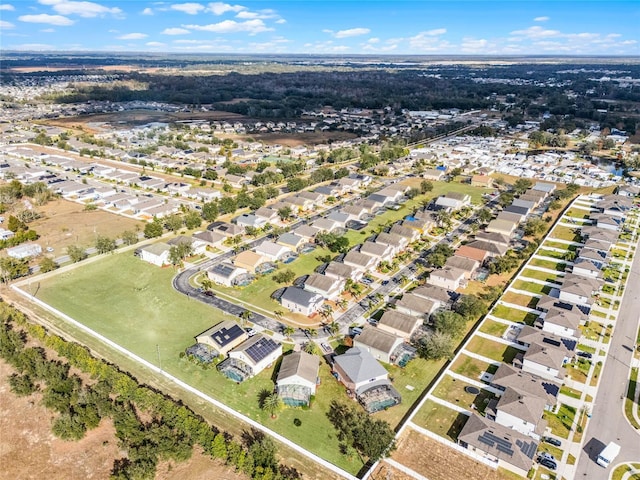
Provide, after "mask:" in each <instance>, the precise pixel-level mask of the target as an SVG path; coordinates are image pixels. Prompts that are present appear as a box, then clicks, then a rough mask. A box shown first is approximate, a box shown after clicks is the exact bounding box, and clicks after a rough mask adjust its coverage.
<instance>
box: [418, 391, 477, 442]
mask: <svg viewBox="0 0 640 480" xmlns="http://www.w3.org/2000/svg"><path fill="white" fill-rule="evenodd" d="M468 418H469V417H467V416H466V415H464V414H462V413H458V412H456V411H455V410H452V409H450V408H447V407H445V406H443V405H440V404H439V403H436V402H434V401H433V400H427V401H426V402H424V405H423V406H422V408H421V409H420V410H418V412H417V413H416V415H415V417H413V423H415V424H416V425H419V426H421V427H424V428H426V429H427V430H431V431H432V432H433V433H436V434H438V435H440V436H441V437H444V438H446V439H448V440H451V441H453V442H455V441H456V440H457V438H458V434H459V433H460V430H462V427H463V426H464V424H465V423H466V422H467V419H468Z"/></svg>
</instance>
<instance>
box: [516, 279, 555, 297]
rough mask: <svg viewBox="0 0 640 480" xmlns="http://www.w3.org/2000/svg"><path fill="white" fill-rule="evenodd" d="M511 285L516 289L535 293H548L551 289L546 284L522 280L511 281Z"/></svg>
mask: <svg viewBox="0 0 640 480" xmlns="http://www.w3.org/2000/svg"><path fill="white" fill-rule="evenodd" d="M512 287H513V288H515V289H516V290H524V291H525V292H529V293H533V294H535V295H548V294H549V292H550V291H551V287H549V286H547V285H542V284H540V283H533V282H526V281H524V280H516V281H515V282H513V284H512Z"/></svg>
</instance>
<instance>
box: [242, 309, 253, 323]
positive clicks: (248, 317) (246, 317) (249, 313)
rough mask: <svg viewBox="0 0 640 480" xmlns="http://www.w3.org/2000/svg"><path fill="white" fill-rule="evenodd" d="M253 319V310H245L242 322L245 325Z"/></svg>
mask: <svg viewBox="0 0 640 480" xmlns="http://www.w3.org/2000/svg"><path fill="white" fill-rule="evenodd" d="M251 317H253V312H252V311H251V310H243V311H242V313H241V314H240V319H241V320H242V324H243V325H245V324H246V323H247V322H248V321H249V320H251Z"/></svg>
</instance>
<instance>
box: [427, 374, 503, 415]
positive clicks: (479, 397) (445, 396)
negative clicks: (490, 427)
mask: <svg viewBox="0 0 640 480" xmlns="http://www.w3.org/2000/svg"><path fill="white" fill-rule="evenodd" d="M470 386H472V385H471V384H470V383H466V382H462V381H460V380H456V379H455V378H453V377H451V376H449V375H443V376H442V378H441V380H440V381H439V382H438V385H436V388H435V389H434V390H433V395H434V396H435V397H438V398H441V399H442V400H446V401H447V402H449V403H452V404H454V405H457V406H458V407H461V408H464V409H465V410H472V409H473V408H475V409H476V410H478V411H479V412H484V409H485V408H486V406H487V402H488V401H489V400H490V399H491V398H493V397H494V395H493V394H492V393H491V392H488V391H487V390H480V393H478V394H472V393H468V392H467V391H466V390H465V389H466V388H467V387H470ZM472 405H473V407H472Z"/></svg>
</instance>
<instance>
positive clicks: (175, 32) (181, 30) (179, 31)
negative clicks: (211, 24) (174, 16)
mask: <svg viewBox="0 0 640 480" xmlns="http://www.w3.org/2000/svg"><path fill="white" fill-rule="evenodd" d="M161 33H162V34H163V35H186V34H187V33H191V32H190V31H189V30H187V29H186V28H178V27H174V28H165V29H164V30H163V31H162V32H161Z"/></svg>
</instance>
